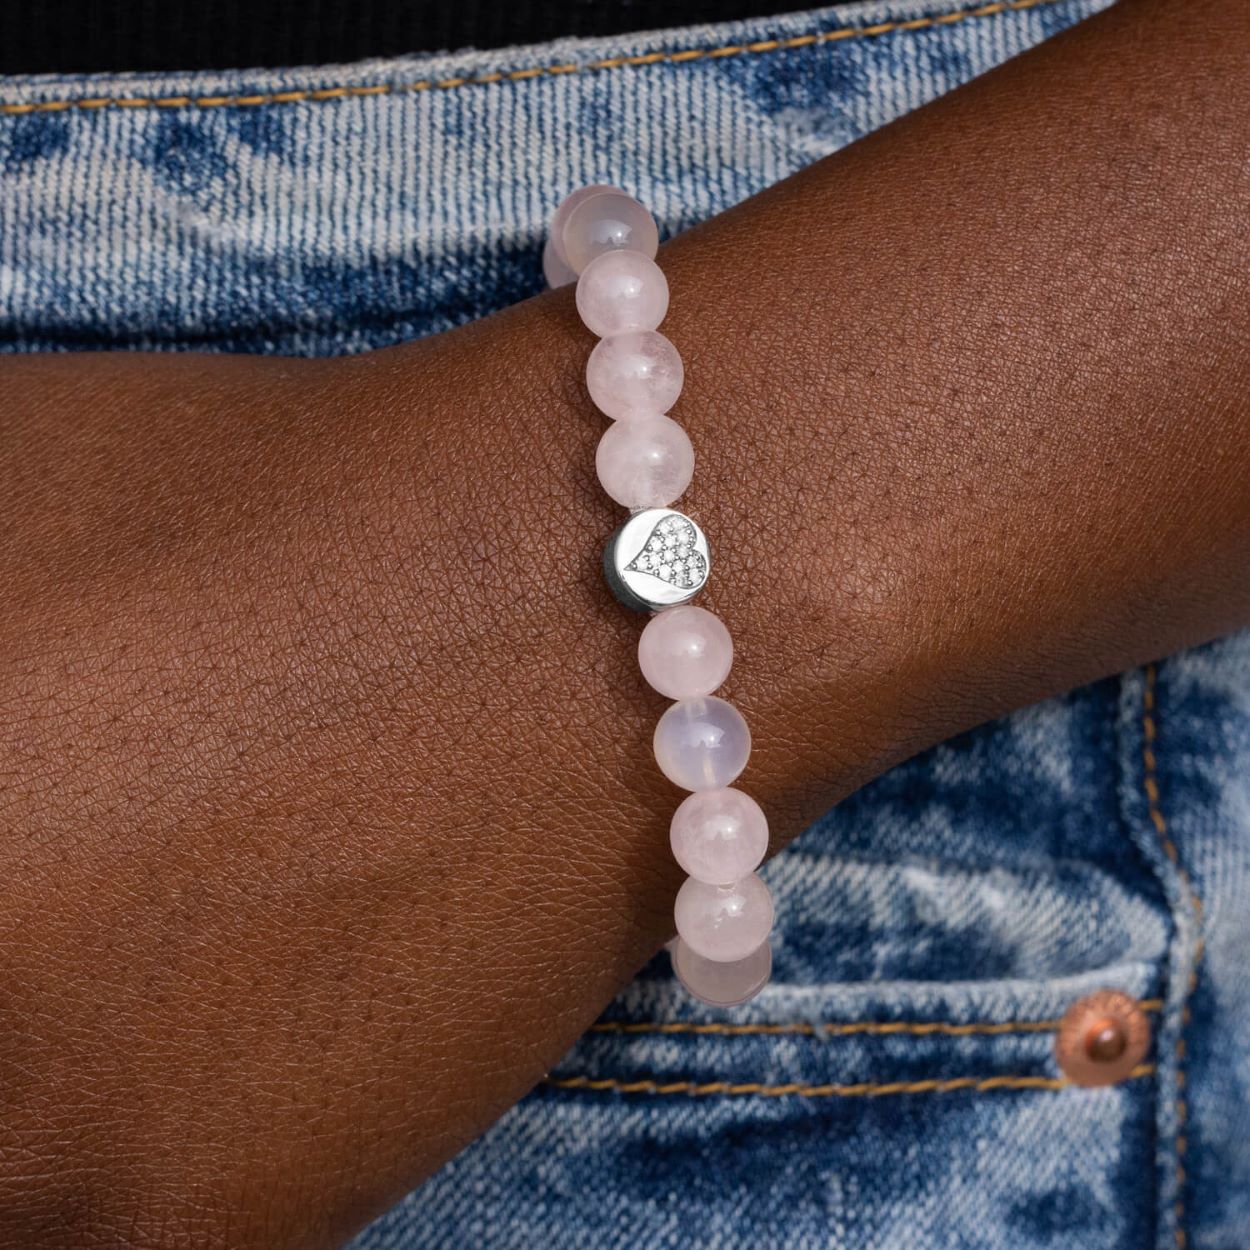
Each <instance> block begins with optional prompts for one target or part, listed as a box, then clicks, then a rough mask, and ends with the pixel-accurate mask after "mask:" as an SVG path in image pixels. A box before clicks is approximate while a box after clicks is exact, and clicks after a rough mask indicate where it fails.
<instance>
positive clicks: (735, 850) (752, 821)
mask: <svg viewBox="0 0 1250 1250" xmlns="http://www.w3.org/2000/svg"><path fill="white" fill-rule="evenodd" d="M669 840H670V842H671V843H672V846H673V858H674V859H675V860H676V861H677V862H678V863H679V864H680V865H681V866H682V868H684V869H685V870H686V872H688V873H689V874H690V875H691V876H692V877H694V879H695V880H696V881H706V882H707V883H708V884H710V885H723V884H725V883H726V882H729V881H737V880H738V879H739V878H740V877H745V876H746V875H747V874H748V873H752V872H754V871H755V870H756V869H757V868H758V867H759V866H760V864H761V862H762V861H763V859H764V856H765V854H766V853H767V851H768V821H767V820H766V819H765V817H764V813H763V811H762V810H761V809H760V805H759V804H758V803H757V802H756V801H755V800H754V799H753V798H752V797H751V796H750V795H749V794H743V793H742V791H741V790H728V789H725V790H700V791H699V792H698V793H697V794H691V795H688V796H687V797H686V798H685V799H684V800H683V801H682V803H681V806H679V807H678V809H677V810H676V811H675V812H674V813H673V821H672V824H671V825H670V826H669Z"/></svg>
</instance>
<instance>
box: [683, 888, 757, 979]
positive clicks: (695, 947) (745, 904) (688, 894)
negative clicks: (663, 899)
mask: <svg viewBox="0 0 1250 1250" xmlns="http://www.w3.org/2000/svg"><path fill="white" fill-rule="evenodd" d="M673 919H674V920H675V921H676V922H677V933H678V935H679V936H680V937H681V940H682V941H683V942H685V944H686V945H687V946H689V947H690V949H691V950H692V951H694V953H695V954H696V955H702V956H703V958H704V959H711V960H714V961H715V962H716V963H728V962H729V961H730V960H734V959H745V958H746V957H747V956H748V955H749V954H751V952H752V951H754V950H756V949H757V948H758V947H759V946H760V945H761V944H762V943H763V942H764V941H765V940H766V939H767V937H768V934H769V931H770V930H771V929H772V927H773V899H772V895H771V894H769V892H768V886H766V885H765V884H764V883H763V881H761V880H760V878H759V877H758V876H757V875H756V874H755V873H752V874H751V875H750V876H749V877H743V878H742V880H741V881H735V882H734V883H733V885H709V884H708V883H707V882H706V881H696V880H695V879H694V878H693V877H688V878H687V879H686V882H685V884H684V885H683V886H682V887H681V889H680V890H678V891H677V902H676V903H675V904H674V905H673Z"/></svg>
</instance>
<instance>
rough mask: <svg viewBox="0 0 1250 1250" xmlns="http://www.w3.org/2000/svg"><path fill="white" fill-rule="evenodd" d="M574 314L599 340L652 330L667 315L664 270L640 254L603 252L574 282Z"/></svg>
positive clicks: (666, 289) (666, 290) (666, 284)
mask: <svg viewBox="0 0 1250 1250" xmlns="http://www.w3.org/2000/svg"><path fill="white" fill-rule="evenodd" d="M577 312H578V315H579V316H580V317H581V319H582V321H583V322H585V324H586V328H587V329H588V330H589V331H590V332H591V333H592V334H597V335H599V337H600V338H607V337H608V336H609V335H612V334H627V333H629V332H631V331H635V330H654V329H655V328H656V326H658V325H659V324H660V322H661V321H663V320H664V314H665V313H666V312H668V281H667V280H666V279H665V277H664V271H663V270H662V269H661V268H660V267H659V265H657V264H656V263H655V261H653V260H652V259H651V258H650V257H648V256H644V255H643V254H642V253H641V252H629V251H625V252H604V253H603V255H602V256H596V257H595V259H594V260H592V261H591V262H590V264H589V265H587V266H586V268H585V269H583V270H582V276H581V277H580V278H579V279H578V280H577Z"/></svg>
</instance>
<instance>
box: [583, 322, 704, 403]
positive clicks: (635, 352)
mask: <svg viewBox="0 0 1250 1250" xmlns="http://www.w3.org/2000/svg"><path fill="white" fill-rule="evenodd" d="M684 377H685V371H684V370H683V368H682V363H681V357H680V356H679V355H678V354H677V348H675V347H674V346H673V345H672V343H670V342H669V341H668V339H666V338H665V337H664V335H662V334H658V333H657V332H656V331H655V330H636V331H632V332H630V333H629V334H614V335H612V337H611V338H606V339H600V340H599V342H598V343H596V344H595V349H594V351H592V352H591V353H590V359H589V360H588V361H587V362H586V388H587V390H589V391H590V398H591V399H593V400H594V401H595V407H597V408H598V409H599V411H600V412H602V413H604V414H605V415H607V416H609V417H613V418H616V419H620V418H622V417H644V416H656V415H657V414H659V413H662V412H667V411H668V410H669V409H670V408H671V407H672V406H673V405H674V404H675V403H676V402H677V396H678V395H680V394H681V384H682V382H683V380H684Z"/></svg>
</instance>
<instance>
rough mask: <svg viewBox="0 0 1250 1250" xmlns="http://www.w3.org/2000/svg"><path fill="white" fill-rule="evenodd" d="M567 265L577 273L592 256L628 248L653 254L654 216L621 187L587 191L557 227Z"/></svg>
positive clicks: (656, 244) (655, 244)
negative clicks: (558, 227)
mask: <svg viewBox="0 0 1250 1250" xmlns="http://www.w3.org/2000/svg"><path fill="white" fill-rule="evenodd" d="M560 244H561V249H562V251H563V253H564V259H565V260H566V261H567V262H568V265H569V268H570V269H573V270H576V271H577V272H578V273H581V271H582V270H583V269H585V268H586V266H587V265H589V264H590V262H591V261H592V260H594V258H595V257H596V256H600V255H602V254H603V253H604V252H615V251H619V250H621V249H623V248H628V249H629V250H630V251H631V252H641V253H642V254H643V255H644V256H654V255H655V254H656V251H657V250H658V249H659V246H660V232H659V230H658V229H657V228H656V224H655V218H654V217H652V216H651V214H650V213H649V212H647V210H646V209H645V208H643V206H642V205H641V204H639V203H638V201H637V200H635V199H634V198H633V197H632V196H629V195H626V194H625V193H624V192H623V191H601V192H599V193H598V194H596V195H588V196H586V197H585V198H584V199H582V200H581V201H580V202H579V203H577V204H575V205H574V206H573V207H572V208H571V209H570V210H569V214H568V217H567V218H566V219H565V221H564V225H563V229H562V230H561V231H560Z"/></svg>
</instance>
